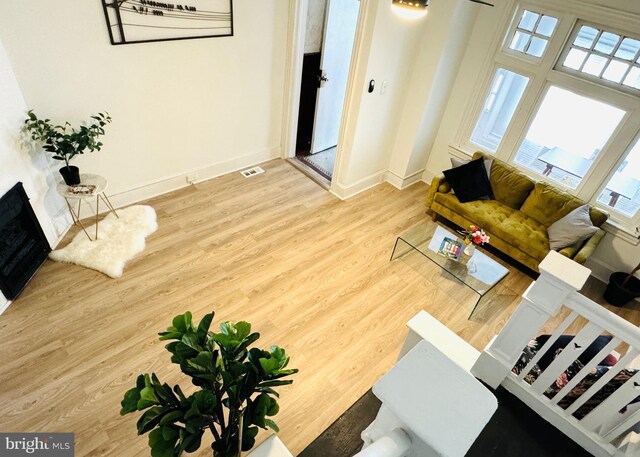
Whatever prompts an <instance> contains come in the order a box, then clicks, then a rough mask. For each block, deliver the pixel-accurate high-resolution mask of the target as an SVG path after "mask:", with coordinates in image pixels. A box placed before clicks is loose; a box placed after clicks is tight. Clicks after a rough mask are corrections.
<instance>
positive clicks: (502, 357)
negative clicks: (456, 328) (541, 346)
mask: <svg viewBox="0 0 640 457" xmlns="http://www.w3.org/2000/svg"><path fill="white" fill-rule="evenodd" d="M539 269H540V277H539V278H538V279H537V281H534V282H533V283H532V284H531V285H530V286H529V288H528V289H527V291H526V292H525V293H524V294H523V296H522V301H521V302H520V305H519V306H518V308H517V309H516V311H515V312H514V313H513V314H512V316H511V318H510V319H509V321H508V322H507V323H506V324H505V326H504V328H503V329H502V331H501V332H500V333H499V334H498V335H497V336H496V337H495V338H494V339H493V340H492V341H491V342H490V343H489V345H488V346H487V347H486V348H485V350H484V351H483V352H482V353H481V354H480V358H479V359H478V361H477V362H476V363H475V365H474V366H473V368H472V369H471V373H473V375H474V376H476V377H477V378H478V379H481V380H482V381H484V382H485V383H486V384H488V385H489V386H491V387H492V388H494V389H496V388H497V387H498V386H499V385H500V384H501V383H502V381H503V380H504V379H505V378H506V377H507V375H508V374H509V372H510V371H511V369H512V368H513V366H514V365H515V363H516V361H517V360H518V357H520V354H521V353H522V349H524V347H525V346H526V345H527V343H529V341H530V340H531V339H532V338H534V337H535V336H536V334H537V332H538V330H539V329H540V327H542V326H543V325H544V324H545V322H546V321H547V320H548V319H549V317H551V316H555V315H556V314H557V313H558V311H559V310H560V307H561V306H562V304H563V303H564V301H565V300H566V298H567V297H568V296H569V295H570V294H572V293H575V292H576V291H578V290H580V289H581V288H582V286H583V285H584V283H585V282H586V281H587V278H589V275H590V274H591V270H589V269H588V268H585V267H584V266H582V265H580V264H578V263H576V262H574V261H573V260H571V259H569V258H567V257H565V256H563V255H562V254H559V253H557V252H555V251H551V252H549V254H547V257H545V258H544V260H543V261H542V263H540V267H539Z"/></svg>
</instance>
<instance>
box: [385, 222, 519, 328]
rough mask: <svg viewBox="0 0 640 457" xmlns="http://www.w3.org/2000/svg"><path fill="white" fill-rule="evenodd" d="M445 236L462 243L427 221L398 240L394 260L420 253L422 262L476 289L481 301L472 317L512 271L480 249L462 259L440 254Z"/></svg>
mask: <svg viewBox="0 0 640 457" xmlns="http://www.w3.org/2000/svg"><path fill="white" fill-rule="evenodd" d="M445 237H447V238H452V239H456V240H458V241H460V242H462V239H461V238H460V236H458V235H457V234H456V233H454V232H453V231H450V230H448V229H445V228H444V227H442V226H440V225H438V224H436V223H435V222H431V221H426V222H423V223H421V224H418V225H416V226H414V227H411V228H410V229H409V230H407V231H406V232H404V233H403V234H401V235H400V236H399V237H398V238H397V239H396V244H395V246H394V247H393V253H392V254H391V260H395V259H398V258H406V257H407V256H409V255H410V254H416V253H417V254H419V257H418V261H420V259H423V260H424V259H428V261H430V262H433V263H435V264H436V265H438V266H439V267H440V268H442V269H443V270H444V271H446V272H447V273H449V274H450V275H451V276H453V277H454V278H455V279H457V280H458V281H460V282H461V283H462V284H464V285H465V286H467V287H468V288H470V289H471V290H473V291H474V292H475V293H476V294H478V299H477V300H476V303H475V305H474V306H473V309H472V310H471V313H470V314H469V318H471V316H472V315H473V313H474V312H475V310H476V308H477V307H478V304H479V303H480V301H481V300H482V298H483V297H484V296H485V295H486V294H487V293H488V292H489V291H490V290H491V289H493V287H494V286H495V285H496V284H498V283H499V282H500V281H501V280H502V279H503V278H504V277H505V276H506V275H507V273H509V270H508V269H507V268H505V267H504V266H502V265H500V264H499V263H498V262H496V261H495V260H493V259H492V258H491V257H489V256H488V255H486V254H484V253H482V252H481V251H480V250H479V249H478V248H476V249H475V251H474V252H473V254H472V255H466V254H464V253H463V254H462V256H461V257H460V259H459V260H453V259H450V258H448V257H445V256H443V255H441V254H438V250H439V249H440V245H441V244H442V240H443V239H444V238H445ZM463 244H464V243H463Z"/></svg>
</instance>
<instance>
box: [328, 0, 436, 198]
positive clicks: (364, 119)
mask: <svg viewBox="0 0 640 457" xmlns="http://www.w3.org/2000/svg"><path fill="white" fill-rule="evenodd" d="M365 12H366V17H365V18H364V20H365V23H364V24H362V29H363V35H364V37H363V42H364V43H365V48H364V49H362V50H361V51H360V54H361V61H362V62H364V65H363V67H362V68H359V69H358V70H359V71H357V72H356V75H355V78H354V79H355V86H356V89H355V90H356V94H355V96H354V97H353V98H352V99H351V100H350V102H351V106H350V111H351V113H350V116H351V119H350V123H349V127H348V128H349V130H350V131H351V135H350V138H348V141H347V143H346V144H343V145H341V157H340V161H341V165H340V166H339V167H338V168H337V169H336V172H337V173H335V174H334V181H337V187H338V189H337V191H338V194H339V195H340V194H342V195H350V194H352V193H354V192H357V191H359V190H362V189H363V188H366V187H369V186H371V185H375V184H376V183H378V182H380V180H381V179H382V176H383V174H384V172H385V171H386V170H387V169H388V167H389V158H390V155H391V150H392V147H393V141H394V138H395V134H396V131H397V124H398V122H397V121H398V119H399V118H400V116H401V110H402V107H403V102H404V100H405V94H406V90H407V83H408V81H409V79H410V77H411V72H412V67H413V64H414V63H415V60H416V57H417V55H418V46H419V44H420V40H419V38H420V36H421V34H422V32H423V30H424V27H425V26H426V25H425V24H426V22H425V21H424V20H412V21H410V20H406V19H402V18H400V17H399V16H397V15H396V14H395V13H393V11H392V10H391V7H390V2H387V1H385V0H367V4H366V11H365ZM371 79H374V80H375V81H376V89H375V91H374V92H373V93H371V94H370V93H368V92H367V87H368V85H369V81H370V80H371ZM384 81H387V89H386V93H385V94H381V89H382V84H383V82H384ZM335 187H336V186H334V188H335Z"/></svg>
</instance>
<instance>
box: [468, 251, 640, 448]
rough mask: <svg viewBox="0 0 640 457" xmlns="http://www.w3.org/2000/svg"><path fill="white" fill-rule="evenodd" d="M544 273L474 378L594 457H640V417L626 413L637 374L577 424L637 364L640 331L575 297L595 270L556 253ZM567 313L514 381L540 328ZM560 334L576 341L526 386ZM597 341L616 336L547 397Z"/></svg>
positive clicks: (638, 383) (488, 350)
mask: <svg viewBox="0 0 640 457" xmlns="http://www.w3.org/2000/svg"><path fill="white" fill-rule="evenodd" d="M540 273H541V274H540V277H539V279H538V280H537V281H535V282H534V283H533V284H531V286H530V287H529V288H528V289H527V291H526V292H525V294H524V295H523V297H522V301H521V303H520V305H519V307H518V308H517V309H516V311H515V312H514V313H513V315H512V316H511V318H510V320H509V321H508V322H507V324H506V325H505V326H504V328H503V329H502V331H501V332H500V333H499V334H498V335H496V337H495V338H494V339H493V340H492V341H491V343H489V345H488V346H487V348H486V349H485V350H484V351H483V352H482V353H481V355H480V357H479V359H478V360H477V362H476V363H475V365H474V366H473V368H472V373H473V374H474V375H475V376H476V377H478V378H479V379H481V380H482V381H484V382H485V383H487V384H488V385H490V386H491V387H493V388H497V387H498V386H499V385H502V386H504V387H505V388H506V389H507V390H509V391H510V392H511V393H513V394H514V395H516V396H517V397H519V398H520V399H521V400H522V401H524V402H525V403H526V404H527V405H529V406H530V407H531V408H532V409H533V410H535V411H536V412H537V413H538V414H540V415H541V416H542V417H544V418H545V419H546V420H547V421H548V422H550V423H551V424H553V425H554V426H555V427H557V428H558V429H560V430H561V431H562V432H564V433H565V434H566V435H567V436H569V437H570V438H572V439H573V440H574V441H576V442H577V443H578V444H580V445H581V446H582V447H583V448H585V449H586V450H587V451H589V452H591V453H592V454H593V455H595V456H598V457H600V456H601V457H606V456H632V455H633V456H640V442H639V440H638V435H637V434H636V433H635V432H634V431H632V430H634V429H636V430H635V431H638V430H637V427H638V426H639V425H640V409H634V408H631V407H629V408H627V405H629V404H630V403H632V402H633V401H634V399H636V398H637V397H639V396H640V390H639V389H640V372H636V373H635V374H633V375H631V377H630V379H628V380H626V382H624V383H623V384H622V385H621V386H620V387H619V388H618V389H617V390H615V391H614V392H613V393H611V394H610V395H609V396H608V397H607V398H606V399H605V400H604V401H602V402H601V403H599V404H597V405H596V406H595V407H594V408H593V409H592V410H591V411H590V412H588V414H586V415H584V417H581V416H580V415H579V416H578V417H580V418H577V417H576V416H574V414H575V413H576V412H577V411H578V410H579V409H580V408H581V407H582V406H583V405H585V403H586V402H587V401H588V400H589V399H591V398H592V397H594V395H596V394H597V393H598V392H599V391H600V389H601V388H602V387H604V386H606V385H607V384H608V383H610V382H611V381H612V380H613V379H614V377H616V375H618V374H619V373H620V372H621V370H623V369H624V368H626V367H628V366H629V364H630V363H632V362H633V361H634V360H635V359H636V358H637V357H638V355H639V354H640V329H639V328H638V327H637V326H635V325H633V324H631V323H630V322H628V321H626V320H624V319H622V318H621V317H619V316H617V315H616V314H614V313H611V312H610V311H608V310H607V309H605V308H603V307H602V306H600V305H599V304H597V303H595V302H593V301H592V300H589V299H588V298H586V297H584V296H583V295H581V294H580V293H578V290H580V289H581V288H582V287H583V285H584V283H585V282H586V280H587V278H588V277H589V274H590V270H588V269H587V268H585V267H583V266H581V265H579V264H577V263H575V262H573V261H571V260H569V259H567V258H566V257H564V256H562V255H560V254H558V253H556V252H553V251H552V252H551V253H550V254H549V255H548V256H547V258H545V260H544V261H543V262H542V263H541V264H540ZM563 307H565V308H568V310H569V312H568V316H567V317H566V318H565V319H564V320H563V321H562V322H561V323H560V324H558V325H557V326H556V327H555V330H553V331H552V332H551V337H550V338H549V339H548V341H547V342H546V343H545V344H544V345H543V346H542V347H541V348H539V349H538V352H537V354H536V356H535V357H534V358H533V359H532V360H531V361H530V362H529V364H528V365H527V366H526V367H525V368H524V369H523V370H521V372H520V374H518V375H516V374H514V373H512V368H513V366H514V365H515V364H516V362H517V360H518V359H519V358H520V356H521V354H522V350H523V348H525V347H526V346H527V344H528V343H529V341H530V340H531V339H533V338H535V337H536V336H537V335H539V334H540V333H544V332H542V329H543V327H545V325H546V324H547V323H548V321H549V320H550V318H552V317H554V316H557V315H558V313H560V311H561V309H562V308H563ZM562 334H571V335H575V337H574V338H573V340H571V344H570V345H569V347H567V348H565V349H564V350H563V351H562V352H561V353H560V354H559V355H558V356H557V357H555V359H554V360H553V362H551V364H550V365H549V366H548V367H547V368H546V369H545V370H543V371H542V372H541V373H540V374H539V376H538V377H537V378H536V379H535V380H534V381H533V382H532V383H531V384H529V383H528V382H526V380H525V376H526V375H527V374H528V373H529V372H530V370H531V368H532V367H533V366H534V365H535V364H537V362H538V361H539V359H540V358H541V357H542V356H543V354H545V353H546V352H547V350H548V349H549V348H551V346H552V345H553V344H554V343H555V342H556V340H557V339H558V337H560V336H561V335H562ZM600 335H611V336H612V339H611V341H610V342H609V343H608V344H607V345H606V346H605V347H604V348H603V349H602V350H601V351H600V352H599V353H598V354H597V355H596V356H595V357H593V358H592V359H591V360H590V361H588V362H587V363H585V364H584V368H582V369H581V370H580V371H579V372H578V373H577V374H575V375H574V376H573V377H572V378H571V380H570V381H569V382H568V384H566V385H565V386H564V387H563V388H562V389H560V390H559V391H558V392H557V393H555V395H553V394H552V393H549V392H547V389H548V388H549V386H551V385H552V384H554V383H555V381H556V379H557V378H558V377H559V376H561V375H562V374H563V373H564V372H565V370H566V369H567V368H568V367H569V366H570V365H572V364H573V362H574V361H575V360H576V359H577V358H578V357H580V355H582V354H583V353H584V351H585V350H586V349H587V348H588V347H589V346H590V345H591V344H592V343H593V342H594V341H595V339H596V338H598V337H599V336H600ZM614 350H618V351H620V352H622V353H623V354H622V356H621V357H620V359H619V360H618V362H617V363H616V364H615V366H614V367H612V368H610V369H609V370H608V371H607V372H606V373H605V374H603V375H602V376H601V377H600V378H599V379H598V380H597V381H596V382H595V383H594V384H593V385H592V386H591V387H590V388H588V389H586V390H585V391H584V392H583V393H582V394H581V395H580V396H579V397H578V398H577V399H576V400H575V401H573V403H571V404H570V406H568V407H566V408H563V407H561V406H559V403H561V401H562V400H563V399H564V398H565V396H566V395H567V394H569V393H570V392H572V390H573V389H574V388H576V387H577V386H579V385H580V383H581V381H583V380H584V379H585V378H586V377H587V376H588V375H589V374H590V373H591V372H592V370H594V369H595V367H596V365H597V364H598V363H599V362H600V361H601V360H603V359H604V358H605V357H606V356H607V354H609V353H610V352H612V351H614ZM529 381H530V382H531V380H529ZM545 392H547V395H545ZM549 397H551V398H549ZM625 410H626V412H623V411H625Z"/></svg>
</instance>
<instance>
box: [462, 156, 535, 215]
mask: <svg viewBox="0 0 640 457" xmlns="http://www.w3.org/2000/svg"><path fill="white" fill-rule="evenodd" d="M480 157H483V158H486V157H487V156H485V155H484V154H482V153H481V152H476V153H475V154H474V155H473V158H474V159H477V158H480ZM489 181H490V182H491V188H492V189H493V198H495V199H496V200H498V201H499V202H500V203H504V204H505V205H507V206H509V207H510V208H513V209H520V206H522V202H524V201H525V199H526V198H527V196H528V195H529V193H530V192H531V190H532V189H533V186H534V181H532V180H531V179H530V178H529V177H528V176H527V175H525V174H524V173H520V172H519V171H518V170H516V169H515V167H512V166H510V165H507V164H506V163H505V162H503V161H501V160H498V159H494V160H493V164H492V165H491V176H490V178H489Z"/></svg>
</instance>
